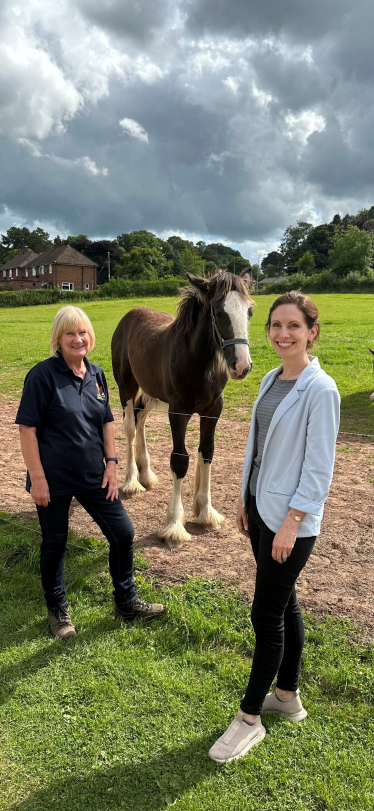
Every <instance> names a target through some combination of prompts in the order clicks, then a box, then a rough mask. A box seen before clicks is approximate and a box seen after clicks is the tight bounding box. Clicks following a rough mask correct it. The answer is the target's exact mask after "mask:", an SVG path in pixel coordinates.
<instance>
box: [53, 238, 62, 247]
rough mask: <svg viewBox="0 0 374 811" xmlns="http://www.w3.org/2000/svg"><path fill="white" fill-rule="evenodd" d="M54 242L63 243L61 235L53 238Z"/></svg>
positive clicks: (56, 243)
mask: <svg viewBox="0 0 374 811" xmlns="http://www.w3.org/2000/svg"><path fill="white" fill-rule="evenodd" d="M53 242H54V243H55V245H61V239H60V237H58V236H57V237H55V238H54V240H53Z"/></svg>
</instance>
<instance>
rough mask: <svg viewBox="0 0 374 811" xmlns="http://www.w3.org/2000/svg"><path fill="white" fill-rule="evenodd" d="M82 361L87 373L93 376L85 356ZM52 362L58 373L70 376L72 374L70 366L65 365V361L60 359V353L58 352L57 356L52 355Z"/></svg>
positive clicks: (92, 370) (90, 365)
mask: <svg viewBox="0 0 374 811" xmlns="http://www.w3.org/2000/svg"><path fill="white" fill-rule="evenodd" d="M83 360H84V362H85V364H86V367H87V372H89V373H90V374H91V375H92V376H93V375H94V374H95V372H94V369H93V368H92V364H91V363H90V361H89V360H88V358H87V356H85V357H84V358H83ZM53 362H54V364H55V366H57V368H58V369H59V370H60V372H71V373H72V374H74V372H73V370H72V369H70V366H68V365H67V363H66V360H65V359H64V358H63V357H62V355H61V352H59V353H58V355H53Z"/></svg>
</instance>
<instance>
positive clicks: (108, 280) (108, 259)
mask: <svg viewBox="0 0 374 811" xmlns="http://www.w3.org/2000/svg"><path fill="white" fill-rule="evenodd" d="M108 282H110V253H109V251H108Z"/></svg>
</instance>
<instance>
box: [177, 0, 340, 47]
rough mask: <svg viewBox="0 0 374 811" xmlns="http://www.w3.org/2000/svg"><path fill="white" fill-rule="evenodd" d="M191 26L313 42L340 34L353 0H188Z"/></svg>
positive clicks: (197, 30) (238, 34) (197, 31)
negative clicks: (285, 36) (318, 38)
mask: <svg viewBox="0 0 374 811" xmlns="http://www.w3.org/2000/svg"><path fill="white" fill-rule="evenodd" d="M185 8H186V12H187V26H188V28H189V29H190V30H191V31H192V32H193V33H194V34H199V35H200V34H201V33H209V34H213V33H216V34H223V35H224V36H229V35H233V36H235V37H239V38H242V37H247V36H256V35H270V34H273V35H279V34H284V33H287V34H289V35H291V36H292V37H294V38H296V39H298V40H302V41H308V42H310V41H312V40H314V39H315V38H317V37H321V36H324V35H325V34H326V32H327V31H329V30H332V29H333V30H334V31H336V30H337V29H339V28H340V27H341V26H342V25H344V22H345V15H347V14H348V15H350V14H351V13H352V2H351V1H350V0H313V2H309V0H282V2H279V0H256V1H255V2H253V0H251V2H248V0H229V1H228V0H187V2H186V5H185Z"/></svg>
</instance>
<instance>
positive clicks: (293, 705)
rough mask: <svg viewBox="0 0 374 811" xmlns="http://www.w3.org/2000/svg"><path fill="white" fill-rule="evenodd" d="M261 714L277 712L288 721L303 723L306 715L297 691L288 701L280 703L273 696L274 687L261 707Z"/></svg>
mask: <svg viewBox="0 0 374 811" xmlns="http://www.w3.org/2000/svg"><path fill="white" fill-rule="evenodd" d="M262 709H263V712H279V713H281V715H284V717H285V718H288V720H289V721H303V720H304V718H306V717H307V715H308V713H307V711H306V710H304V707H303V705H302V703H301V701H300V695H299V690H296V694H295V695H294V697H293V698H291V700H290V701H281V700H280V699H279V698H277V696H276V694H275V687H274V689H273V692H272V693H268V694H267V696H266V698H265V701H264V706H263V708H262Z"/></svg>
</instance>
